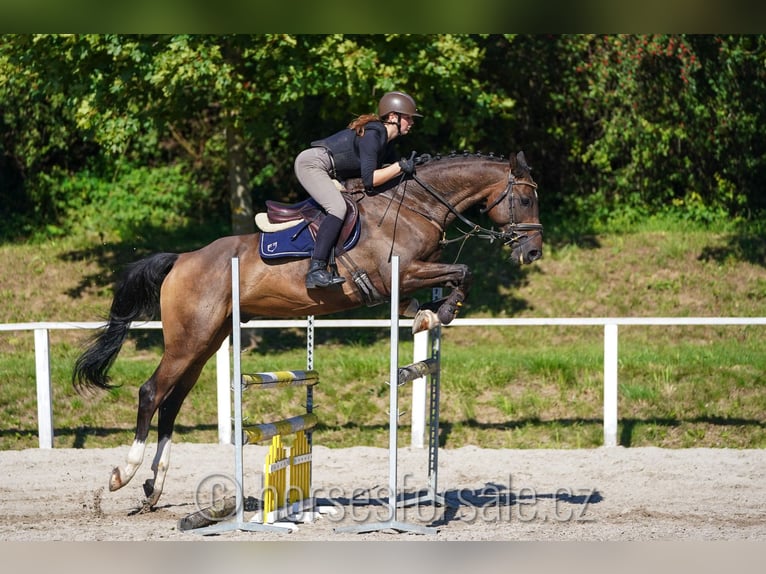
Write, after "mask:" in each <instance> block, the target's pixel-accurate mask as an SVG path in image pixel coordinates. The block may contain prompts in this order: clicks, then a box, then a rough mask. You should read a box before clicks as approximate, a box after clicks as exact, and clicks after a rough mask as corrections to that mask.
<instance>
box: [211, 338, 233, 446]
mask: <svg viewBox="0 0 766 574" xmlns="http://www.w3.org/2000/svg"><path fill="white" fill-rule="evenodd" d="M215 370H216V381H217V389H218V444H231V382H232V381H231V367H230V364H229V338H228V337H226V339H225V340H224V341H223V343H221V347H220V348H219V349H218V350H217V351H216V353H215Z"/></svg>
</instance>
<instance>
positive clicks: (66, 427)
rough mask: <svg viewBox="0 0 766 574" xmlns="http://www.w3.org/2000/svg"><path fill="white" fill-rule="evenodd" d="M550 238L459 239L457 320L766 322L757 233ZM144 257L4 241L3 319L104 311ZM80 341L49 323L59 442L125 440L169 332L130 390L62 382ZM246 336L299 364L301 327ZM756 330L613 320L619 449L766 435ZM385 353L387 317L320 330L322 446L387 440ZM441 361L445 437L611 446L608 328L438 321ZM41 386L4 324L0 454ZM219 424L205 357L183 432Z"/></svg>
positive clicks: (287, 365)
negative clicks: (607, 441)
mask: <svg viewBox="0 0 766 574" xmlns="http://www.w3.org/2000/svg"><path fill="white" fill-rule="evenodd" d="M668 229H671V231H668ZM546 233H547V235H546V240H547V243H546V246H545V248H546V254H545V258H544V259H542V260H541V261H539V262H537V263H536V264H534V265H533V266H530V267H525V268H523V269H518V268H514V267H511V266H509V265H508V264H507V262H506V261H505V260H504V256H503V254H501V253H500V248H499V247H497V246H492V247H490V248H487V246H486V244H483V243H474V244H473V245H469V246H467V247H466V248H465V249H464V252H463V255H462V260H464V261H471V262H472V267H473V269H474V272H475V275H476V278H475V285H474V289H473V291H472V293H471V296H470V298H469V301H468V303H467V305H466V307H465V310H464V313H463V316H474V317H475V316H492V317H506V316H508V317H510V316H513V317H594V316H599V317H601V316H641V317H651V316H675V317H687V316H766V241H765V240H764V239H763V234H762V233H758V232H755V231H748V230H747V229H745V230H739V231H738V232H736V233H734V232H733V231H722V232H716V233H710V232H709V231H707V230H701V229H694V228H691V229H690V228H679V227H678V226H670V225H668V226H666V228H661V227H659V226H647V227H646V228H644V229H641V230H635V231H632V232H630V233H615V234H604V235H599V236H590V237H585V236H583V237H576V238H565V237H556V236H555V231H553V232H548V229H547V228H546ZM548 235H550V236H551V237H548ZM148 251H149V248H148V247H147V246H140V247H139V248H137V249H132V248H127V246H124V245H120V246H110V245H108V244H107V245H104V244H101V243H99V244H95V243H94V242H92V241H90V242H89V241H88V240H86V239H82V238H80V239H77V238H70V239H67V240H59V241H50V242H45V243H37V244H34V245H22V244H20V245H2V246H0V263H2V264H3V268H4V269H6V270H19V272H15V273H9V272H6V273H4V274H3V275H2V277H0V303H2V305H0V322H4V323H5V322H23V321H41V320H46V321H98V320H100V319H101V318H102V317H103V315H104V313H105V312H106V311H107V309H108V307H109V303H110V294H111V282H112V280H113V274H114V272H115V271H116V270H118V269H119V268H120V267H121V265H122V264H124V263H127V262H129V261H132V260H133V259H135V258H137V257H139V256H141V255H143V254H145V253H146V252H148ZM383 307H385V306H383ZM387 312H388V310H387V308H386V309H382V308H380V307H378V308H373V309H362V310H359V311H356V312H354V313H350V314H348V315H347V316H355V317H376V318H380V317H385V316H386V315H387ZM339 316H344V315H339ZM88 335H89V333H84V332H79V331H52V332H51V370H52V379H53V393H54V428H55V435H56V436H55V442H54V445H55V446H56V447H77V448H91V447H110V446H117V445H125V444H128V443H129V442H130V441H131V440H132V434H133V427H134V421H135V407H136V396H137V389H138V386H139V385H140V383H141V382H143V381H144V380H145V379H146V378H147V377H148V376H149V375H150V374H151V372H152V371H153V370H154V368H155V367H156V364H157V362H158V361H159V357H160V353H161V344H160V341H161V339H160V334H159V333H158V332H154V331H134V332H133V333H132V334H131V336H130V338H129V341H128V343H127V344H126V346H125V348H124V349H123V351H122V353H121V355H120V356H119V358H118V360H117V362H116V363H115V365H114V367H113V369H112V371H111V375H112V376H113V379H114V381H115V382H119V383H123V386H122V387H120V388H118V389H115V390H112V391H110V392H108V393H100V394H94V395H92V396H87V397H82V396H80V395H78V394H77V393H76V392H75V391H74V390H73V389H72V387H71V384H70V378H71V369H72V365H73V363H74V360H75V358H76V357H77V355H78V354H79V352H80V350H81V348H82V345H83V343H84V342H85V339H86V338H87V336H88ZM400 339H401V343H400V348H399V354H400V358H401V360H402V362H406V361H407V358H408V357H411V355H412V343H411V339H410V338H409V337H408V335H407V334H406V332H404V331H403V332H402V333H401V335H400ZM248 340H249V341H250V342H251V345H250V347H249V348H248V349H247V350H246V351H245V352H244V353H243V356H242V362H243V370H245V371H258V370H277V369H299V368H303V367H304V366H305V361H306V358H305V340H304V338H303V334H302V333H301V332H300V331H299V330H288V331H285V332H278V331H274V330H264V331H263V332H260V333H257V334H256V335H255V336H254V337H252V338H250V339H248ZM764 342H766V332H765V331H764V328H763V327H761V326H752V327H746V326H724V327H721V326H692V327H687V326H674V327H656V326H651V327H649V326H623V327H621V328H620V340H619V345H620V352H619V357H620V363H619V373H618V374H619V383H620V385H619V403H618V407H619V429H618V441H619V444H621V445H623V446H626V447H631V446H650V445H651V446H658V447H665V448H687V447H726V448H763V447H764V446H766V388H764V386H765V385H764V383H765V382H766V375H764V373H766V345H764ZM388 359H389V347H388V339H387V330H386V329H327V330H325V331H324V332H322V331H319V332H318V333H317V335H316V351H315V367H316V369H317V370H318V371H319V372H320V375H321V383H320V385H319V386H318V387H317V389H316V406H317V411H316V412H317V414H318V416H319V418H320V421H321V422H320V427H319V428H318V430H317V431H316V433H315V440H316V442H317V444H322V445H326V446H330V447H348V446H354V445H372V446H380V447H385V446H387V441H388V438H387V425H388V414H387V409H388V387H387V385H386V383H385V381H386V380H387V378H388ZM442 362H443V364H442V367H443V371H442V401H441V421H442V426H441V435H440V440H441V443H442V445H443V446H444V447H446V448H455V447H459V446H463V445H466V444H473V445H478V446H481V447H489V448H589V447H595V446H598V445H600V444H601V443H602V441H603V429H602V426H601V425H602V416H603V411H602V409H603V406H602V405H603V397H602V385H603V330H602V329H601V328H600V327H569V326H562V327H516V328H505V327H503V328H479V327H457V328H446V329H444V331H443V343H442ZM34 381H35V374H34V349H33V337H32V333H31V332H2V333H0V416H1V417H2V418H1V419H0V420H2V422H0V449H20V448H30V447H34V446H36V444H37V423H36V419H37V411H36V397H35V392H34ZM251 395H255V396H251ZM245 399H246V403H245V412H246V414H247V416H248V417H249V419H250V420H252V421H253V422H263V421H268V420H274V419H277V418H283V417H284V416H288V415H291V414H296V413H297V412H300V408H301V402H302V396H301V392H300V391H295V392H283V393H265V392H264V393H257V394H255V393H253V394H250V393H248V394H246V396H245ZM409 408H410V404H409V385H405V386H403V387H401V389H400V409H401V410H403V411H406V412H405V413H404V415H403V416H402V419H401V420H402V425H401V427H400V433H401V436H400V441H401V444H408V442H409V436H408V435H409V426H408V424H409V423H408V421H409V416H410V413H409ZM216 421H217V418H216V395H215V364H214V362H213V361H211V362H210V363H209V364H208V365H207V366H206V367H205V370H204V372H203V374H202V377H201V379H200V383H198V384H197V386H196V387H195V388H194V389H193V390H192V392H191V393H190V395H189V397H188V398H187V401H186V403H185V405H184V408H183V409H182V410H181V414H180V416H179V419H178V424H177V433H176V440H180V441H185V442H216V441H217V422H216ZM152 440H155V439H154V437H153V438H152Z"/></svg>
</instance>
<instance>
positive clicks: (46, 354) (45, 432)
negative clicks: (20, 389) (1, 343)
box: [35, 329, 53, 448]
mask: <svg viewBox="0 0 766 574" xmlns="http://www.w3.org/2000/svg"><path fill="white" fill-rule="evenodd" d="M35 373H36V378H37V425H38V426H37V436H38V440H39V445H40V448H53V405H52V400H51V355H50V336H49V335H48V329H35Z"/></svg>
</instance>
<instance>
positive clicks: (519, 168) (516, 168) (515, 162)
mask: <svg viewBox="0 0 766 574" xmlns="http://www.w3.org/2000/svg"><path fill="white" fill-rule="evenodd" d="M511 172H512V173H513V174H514V175H519V176H521V175H522V174H525V173H529V166H528V165H527V158H526V156H525V155H524V152H523V151H520V152H519V153H517V154H516V156H515V157H514V156H511Z"/></svg>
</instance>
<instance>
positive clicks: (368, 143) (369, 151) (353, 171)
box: [311, 121, 399, 190]
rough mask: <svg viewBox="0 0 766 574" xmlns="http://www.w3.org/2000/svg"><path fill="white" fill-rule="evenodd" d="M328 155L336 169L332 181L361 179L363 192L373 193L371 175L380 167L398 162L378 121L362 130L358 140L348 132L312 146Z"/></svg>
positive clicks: (384, 129) (354, 133) (347, 130)
mask: <svg viewBox="0 0 766 574" xmlns="http://www.w3.org/2000/svg"><path fill="white" fill-rule="evenodd" d="M311 145H312V146H314V147H323V148H325V149H327V150H328V151H329V152H330V155H331V156H332V159H333V164H334V166H335V177H338V178H341V179H348V178H351V177H361V178H362V183H364V187H365V189H368V190H370V189H372V174H373V172H374V171H375V170H376V169H378V168H379V167H381V166H383V165H386V164H389V163H394V162H396V161H398V160H399V157H398V154H397V153H396V150H395V148H394V146H393V145H392V144H391V143H390V142H389V141H388V133H387V132H386V127H385V126H384V125H383V124H382V123H381V122H378V121H372V122H369V123H367V124H366V125H365V126H364V135H361V136H358V135H356V132H355V131H354V130H353V129H351V128H346V129H343V130H341V131H339V132H337V133H335V134H333V135H331V136H329V137H326V138H324V139H321V140H316V141H313V142H311Z"/></svg>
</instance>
